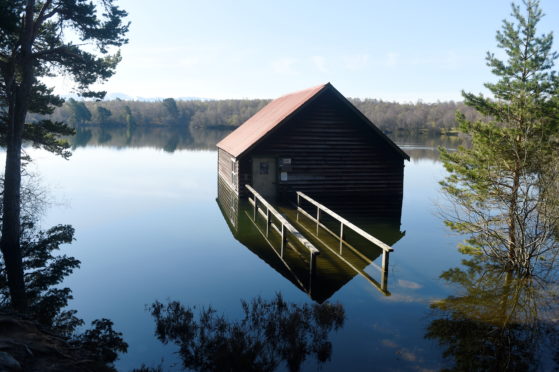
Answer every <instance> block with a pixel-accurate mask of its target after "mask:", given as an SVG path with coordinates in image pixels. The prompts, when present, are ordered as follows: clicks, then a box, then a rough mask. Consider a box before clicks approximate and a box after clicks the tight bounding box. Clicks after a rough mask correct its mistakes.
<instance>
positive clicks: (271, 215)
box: [246, 185, 320, 275]
mask: <svg viewBox="0 0 559 372" xmlns="http://www.w3.org/2000/svg"><path fill="white" fill-rule="evenodd" d="M246 188H247V190H248V191H249V192H250V193H251V194H252V198H251V197H249V199H248V200H249V202H250V204H252V206H253V207H254V209H253V219H254V221H256V218H257V216H258V215H259V214H260V215H262V216H263V217H264V218H265V219H266V220H265V221H266V235H268V234H269V232H270V227H271V228H272V229H273V230H274V231H276V232H277V233H278V234H279V235H280V238H281V245H280V257H282V258H283V251H284V249H285V247H286V246H287V243H288V242H289V241H291V242H292V243H295V242H296V243H299V244H301V245H302V246H303V247H305V248H306V249H307V250H308V251H309V254H310V272H311V275H314V274H315V273H316V256H318V255H319V254H320V251H319V250H318V249H317V248H316V247H315V246H314V245H313V244H312V243H311V242H310V241H308V240H307V238H305V237H304V236H303V234H301V233H300V232H299V231H298V230H297V229H296V228H295V227H293V225H291V224H290V223H289V221H287V220H286V219H285V217H283V216H282V215H281V214H280V213H279V212H278V211H277V210H276V209H275V208H274V207H273V206H272V205H271V204H270V203H268V202H267V201H266V199H264V198H263V197H262V196H261V195H260V194H259V193H258V192H257V191H256V190H255V189H253V188H252V187H251V186H250V185H246Z"/></svg>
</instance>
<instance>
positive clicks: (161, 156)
mask: <svg viewBox="0 0 559 372" xmlns="http://www.w3.org/2000/svg"><path fill="white" fill-rule="evenodd" d="M152 134H153V133H152ZM220 135H223V134H209V135H201V134H199V135H198V137H196V138H195V137H193V135H192V134H188V135H184V136H182V137H181V136H179V135H174V134H173V133H168V132H165V131H162V132H161V131H156V133H155V134H154V136H153V138H154V140H153V141H152V142H150V141H149V140H148V137H149V135H148V134H144V135H142V136H139V135H138V134H137V133H136V134H132V135H130V134H129V133H128V134H127V132H126V131H125V130H119V131H115V132H113V133H101V131H100V130H98V129H91V130H90V133H89V134H87V133H86V134H84V133H81V137H79V138H78V140H77V141H76V142H75V150H74V155H73V156H72V158H71V159H70V160H69V161H64V160H62V159H58V158H55V157H54V156H52V155H49V154H46V153H44V152H41V151H35V150H30V151H29V152H30V153H31V155H32V156H33V158H34V159H36V161H35V162H34V163H33V168H34V169H36V172H38V173H39V174H40V175H41V178H42V182H43V183H44V184H45V185H47V187H49V188H50V189H51V190H52V194H53V196H54V199H55V201H56V203H55V204H54V205H53V206H52V207H51V208H50V209H49V211H48V213H47V214H46V216H45V217H44V218H43V221H42V224H43V226H45V227H48V226H50V225H54V224H58V223H70V224H72V225H73V226H74V227H75V229H76V241H75V242H74V243H73V244H72V245H70V246H66V247H65V251H66V252H67V253H68V254H71V255H73V256H75V257H76V258H78V259H79V260H81V262H82V266H81V269H79V270H77V271H76V272H75V273H74V274H73V275H72V276H70V277H69V278H68V279H67V280H66V284H67V285H68V286H70V287H71V288H72V289H73V294H74V300H73V301H72V302H71V304H70V306H71V307H72V308H75V309H77V310H78V311H79V314H80V315H81V316H82V317H83V318H84V319H85V320H86V321H90V320H93V319H95V318H101V317H106V318H110V319H111V320H113V322H114V324H115V328H116V329H117V330H119V331H121V332H122V333H123V334H124V338H125V340H126V341H127V342H128V343H129V345H130V347H129V351H128V353H127V354H125V355H122V356H121V357H120V360H119V361H118V362H117V367H118V368H119V369H120V370H124V371H127V370H131V369H132V368H134V367H139V366H140V365H141V364H142V363H145V364H147V365H149V366H155V365H157V364H159V363H160V362H161V361H162V360H163V365H164V366H165V368H166V369H167V368H168V369H176V370H179V369H180V368H179V367H180V361H179V358H178V356H177V355H176V354H175V351H176V350H177V347H176V346H174V345H163V344H161V343H160V342H159V341H157V339H156V338H155V337H154V328H155V324H154V319H153V318H152V316H151V315H150V314H149V313H148V312H147V311H146V305H149V304H151V303H152V302H153V301H155V300H159V301H162V302H165V301H166V300H169V299H170V300H177V301H180V302H182V303H183V304H185V305H190V306H199V307H207V306H210V305H211V306H212V307H213V308H215V309H216V310H217V311H218V312H219V313H224V314H225V315H226V317H227V318H230V319H236V318H238V317H239V316H240V315H241V306H240V300H242V299H244V300H249V301H250V300H251V299H253V298H255V297H257V296H261V297H262V298H264V299H272V298H274V297H275V295H276V293H281V294H282V296H283V298H284V299H285V300H286V301H289V302H293V303H297V304H304V303H313V299H312V296H310V295H309V294H307V293H305V291H304V290H301V288H299V287H298V286H297V285H295V284H294V281H293V280H289V279H288V278H286V275H285V274H284V273H282V272H281V270H280V271H278V269H277V268H275V267H274V266H273V265H271V264H270V262H267V261H266V260H265V259H263V258H262V257H261V256H259V255H258V254H256V253H255V252H254V251H253V250H251V249H249V248H247V246H245V245H244V244H243V243H242V242H241V241H239V240H237V238H236V237H235V235H234V234H233V232H232V230H231V228H230V225H229V224H228V222H227V219H226V218H224V214H223V213H222V210H221V209H220V207H219V205H218V203H217V202H216V198H217V190H218V184H217V175H216V173H217V172H216V166H217V153H216V152H215V151H214V150H213V149H212V148H213V147H212V145H211V144H212V142H215V139H212V138H213V137H220ZM88 138H89V139H88ZM139 138H141V140H139ZM113 141H116V142H113ZM397 141H398V142H400V144H401V145H402V148H403V149H404V151H406V152H408V154H409V155H410V156H411V161H410V162H406V165H405V176H404V198H403V203H402V211H401V225H400V226H397V229H398V232H399V233H401V234H400V236H399V239H395V242H394V245H393V248H394V252H393V253H392V254H391V256H390V266H389V272H388V292H389V293H390V294H389V295H387V294H386V293H383V292H382V291H379V290H378V288H376V287H375V286H373V285H371V282H370V281H369V280H367V278H366V277H364V276H363V275H355V274H352V275H350V276H349V277H347V278H345V279H344V282H343V283H342V285H341V286H338V287H339V288H336V290H335V291H331V292H332V293H328V295H327V296H323V297H325V298H327V300H328V301H330V302H334V303H340V304H341V305H342V306H343V307H344V309H345V316H346V319H345V322H344V325H343V327H342V328H341V329H339V330H338V331H336V332H332V333H331V334H330V336H329V337H330V340H331V341H332V355H331V360H330V361H329V362H326V363H324V364H322V365H321V368H323V370H325V371H341V370H352V371H369V370H376V371H381V370H386V371H391V370H410V371H411V370H437V369H440V368H442V367H445V366H448V365H449V363H450V364H452V363H451V361H449V360H448V359H444V358H443V355H442V353H443V351H444V350H445V349H444V348H443V347H441V346H440V345H439V342H438V341H437V338H436V337H435V338H433V337H430V338H429V337H426V334H427V333H428V328H429V326H430V325H431V323H432V321H433V320H434V319H435V318H436V316H437V314H436V312H435V311H434V310H433V309H432V308H431V307H430V305H431V304H432V303H433V302H434V301H437V300H442V299H445V298H447V297H448V296H450V295H453V294H456V289H455V288H454V287H452V286H450V285H449V284H448V282H447V281H445V280H442V279H440V275H441V274H442V273H443V272H445V271H446V270H448V269H450V268H453V267H456V266H460V262H461V259H462V257H461V255H460V254H459V253H458V252H457V250H456V244H457V243H458V242H459V241H460V240H461V238H460V237H457V236H453V235H451V234H449V232H448V230H447V229H446V228H445V227H444V225H443V223H442V222H441V220H440V218H439V217H438V216H437V207H436V205H437V202H438V201H439V200H440V194H439V185H438V181H439V180H441V179H442V178H443V177H444V175H445V170H444V168H443V166H442V165H441V163H440V162H439V161H438V160H437V159H438V156H437V152H436V149H435V146H436V145H438V144H439V143H441V141H437V140H433V139H426V138H421V137H417V138H412V139H409V138H408V139H397ZM447 142H448V141H447ZM450 142H452V143H447V145H448V146H450V147H452V145H454V144H455V142H456V140H450ZM381 233H382V232H381ZM373 258H374V263H375V264H378V265H380V262H379V260H380V256H379V257H377V258H375V257H373ZM374 266H375V265H368V266H366V267H364V268H363V270H364V271H365V272H366V273H368V274H370V276H371V277H372V278H379V272H378V270H377V269H376V268H375V267H374ZM379 280H380V279H379ZM315 300H316V298H315ZM323 300H324V298H322V299H320V301H323ZM315 369H316V361H313V360H310V359H309V360H308V361H307V362H305V363H304V364H303V370H315Z"/></svg>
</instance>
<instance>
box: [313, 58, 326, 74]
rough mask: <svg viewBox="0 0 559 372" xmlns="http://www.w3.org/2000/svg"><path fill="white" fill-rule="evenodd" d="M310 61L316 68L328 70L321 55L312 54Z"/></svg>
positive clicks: (323, 70) (322, 70)
mask: <svg viewBox="0 0 559 372" xmlns="http://www.w3.org/2000/svg"><path fill="white" fill-rule="evenodd" d="M311 61H312V63H313V64H314V66H315V67H316V69H317V70H318V71H320V72H328V68H327V67H326V59H325V58H324V57H322V56H312V57H311Z"/></svg>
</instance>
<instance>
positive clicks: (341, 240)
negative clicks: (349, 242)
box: [340, 222, 344, 255]
mask: <svg viewBox="0 0 559 372" xmlns="http://www.w3.org/2000/svg"><path fill="white" fill-rule="evenodd" d="M343 242H344V223H343V222H340V255H341V254H342V247H343V246H344V243H343Z"/></svg>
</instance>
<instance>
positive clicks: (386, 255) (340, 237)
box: [297, 191, 394, 281]
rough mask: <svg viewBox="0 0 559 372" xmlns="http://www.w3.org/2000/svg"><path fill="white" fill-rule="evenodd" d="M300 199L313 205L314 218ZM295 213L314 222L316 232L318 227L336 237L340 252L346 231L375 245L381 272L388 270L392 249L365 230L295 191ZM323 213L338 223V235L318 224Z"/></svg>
mask: <svg viewBox="0 0 559 372" xmlns="http://www.w3.org/2000/svg"><path fill="white" fill-rule="evenodd" d="M301 199H304V200H306V201H307V202H308V203H310V204H311V205H313V206H314V207H315V208H316V215H315V216H313V215H311V214H310V213H308V212H307V211H306V210H304V209H303V208H302V207H301ZM297 212H301V213H302V214H304V215H306V216H307V217H308V218H310V219H311V220H313V221H315V222H316V229H317V231H318V229H319V228H320V227H322V228H323V229H324V230H326V231H328V232H329V233H330V234H332V235H333V236H334V237H336V238H337V239H338V240H339V242H340V251H341V249H342V246H343V244H344V243H346V242H345V241H344V233H345V232H346V230H348V229H349V230H351V231H353V232H354V233H356V234H358V235H360V236H361V237H363V238H364V239H366V240H368V241H369V242H371V243H373V244H374V245H376V246H377V247H379V248H380V249H382V250H383V253H382V271H383V272H386V271H387V270H388V258H389V253H390V252H393V251H394V249H393V248H392V247H391V246H389V245H388V244H386V243H384V242H383V241H381V240H379V239H377V238H375V237H374V236H372V235H371V234H369V233H368V232H366V231H365V230H363V229H361V228H360V227H358V226H356V225H354V224H353V223H351V222H349V221H348V220H346V219H345V218H343V217H342V216H340V215H339V214H337V213H336V212H334V211H332V210H330V209H329V208H328V207H326V206H324V205H322V204H320V203H319V202H317V201H316V200H314V199H312V198H311V197H309V196H307V195H305V194H304V193H302V192H300V191H297ZM323 213H324V214H327V215H329V216H330V217H332V218H333V219H334V220H336V221H337V222H339V224H340V233H339V234H336V233H335V232H334V231H332V230H331V229H329V228H328V227H327V226H326V225H324V224H323V223H321V222H320V217H321V214H323ZM346 244H347V243H346ZM384 280H386V278H384V276H383V281H384Z"/></svg>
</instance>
